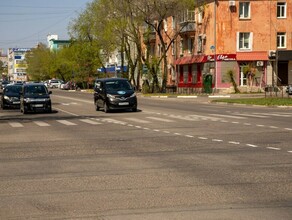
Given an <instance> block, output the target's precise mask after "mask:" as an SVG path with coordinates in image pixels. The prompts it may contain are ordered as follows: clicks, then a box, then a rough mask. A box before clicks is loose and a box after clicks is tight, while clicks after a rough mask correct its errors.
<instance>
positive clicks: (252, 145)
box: [246, 144, 258, 147]
mask: <svg viewBox="0 0 292 220" xmlns="http://www.w3.org/2000/svg"><path fill="white" fill-rule="evenodd" d="M246 146H249V147H258V146H257V145H254V144H246Z"/></svg>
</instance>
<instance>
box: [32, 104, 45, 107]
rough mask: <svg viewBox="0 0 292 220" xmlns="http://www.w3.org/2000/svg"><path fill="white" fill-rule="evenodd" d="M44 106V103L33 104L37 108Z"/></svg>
mask: <svg viewBox="0 0 292 220" xmlns="http://www.w3.org/2000/svg"><path fill="white" fill-rule="evenodd" d="M43 106H44V105H43V104H35V105H33V107H36V108H41V107H43Z"/></svg>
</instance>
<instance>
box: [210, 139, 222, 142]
mask: <svg viewBox="0 0 292 220" xmlns="http://www.w3.org/2000/svg"><path fill="white" fill-rule="evenodd" d="M212 141H215V142H222V141H223V140H220V139H212Z"/></svg>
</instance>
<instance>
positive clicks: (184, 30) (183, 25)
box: [179, 10, 196, 35]
mask: <svg viewBox="0 0 292 220" xmlns="http://www.w3.org/2000/svg"><path fill="white" fill-rule="evenodd" d="M179 28H180V35H186V34H194V33H195V31H196V22H195V11H193V10H187V11H185V12H184V13H183V14H182V15H181V16H180V23H179Z"/></svg>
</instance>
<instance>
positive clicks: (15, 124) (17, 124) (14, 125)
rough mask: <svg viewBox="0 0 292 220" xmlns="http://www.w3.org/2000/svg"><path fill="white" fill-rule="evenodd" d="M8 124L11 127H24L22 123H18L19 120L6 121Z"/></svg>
mask: <svg viewBox="0 0 292 220" xmlns="http://www.w3.org/2000/svg"><path fill="white" fill-rule="evenodd" d="M8 124H9V125H10V126H11V127H13V128H22V127H24V126H23V124H21V123H19V122H8Z"/></svg>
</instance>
